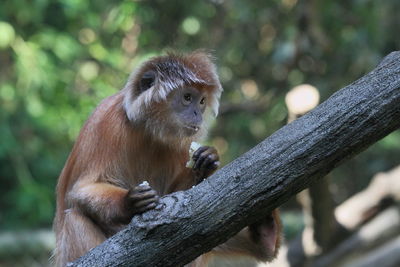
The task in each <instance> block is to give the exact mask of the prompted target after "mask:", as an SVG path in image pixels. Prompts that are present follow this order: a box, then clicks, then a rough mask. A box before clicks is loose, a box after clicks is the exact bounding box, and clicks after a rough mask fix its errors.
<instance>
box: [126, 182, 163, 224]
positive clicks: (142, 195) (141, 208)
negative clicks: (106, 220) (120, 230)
mask: <svg viewBox="0 0 400 267" xmlns="http://www.w3.org/2000/svg"><path fill="white" fill-rule="evenodd" d="M159 198H160V197H159V196H158V195H157V192H156V191H155V190H153V189H152V188H151V187H150V185H148V184H145V183H142V184H140V185H138V186H136V187H135V188H133V189H130V190H129V191H128V194H127V196H126V205H127V209H128V211H129V213H130V214H131V216H133V215H136V214H140V213H143V212H145V211H148V210H151V209H154V208H155V207H156V206H157V203H158V200H159Z"/></svg>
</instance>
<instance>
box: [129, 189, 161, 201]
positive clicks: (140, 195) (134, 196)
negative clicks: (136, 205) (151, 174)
mask: <svg viewBox="0 0 400 267" xmlns="http://www.w3.org/2000/svg"><path fill="white" fill-rule="evenodd" d="M154 197H158V196H157V192H156V191H155V190H151V191H147V192H143V193H133V194H131V195H130V196H129V199H130V200H131V201H140V200H143V199H150V198H154Z"/></svg>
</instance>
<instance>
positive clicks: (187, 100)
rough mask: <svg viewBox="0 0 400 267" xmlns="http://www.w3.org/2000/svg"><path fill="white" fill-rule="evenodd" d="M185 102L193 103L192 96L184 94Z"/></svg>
mask: <svg viewBox="0 0 400 267" xmlns="http://www.w3.org/2000/svg"><path fill="white" fill-rule="evenodd" d="M183 100H184V102H185V103H190V102H192V95H191V94H184V95H183Z"/></svg>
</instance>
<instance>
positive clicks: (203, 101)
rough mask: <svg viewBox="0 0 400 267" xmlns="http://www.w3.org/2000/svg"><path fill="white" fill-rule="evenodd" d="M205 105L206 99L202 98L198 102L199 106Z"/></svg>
mask: <svg viewBox="0 0 400 267" xmlns="http://www.w3.org/2000/svg"><path fill="white" fill-rule="evenodd" d="M205 103H206V98H205V97H203V98H202V99H201V100H200V105H204V104H205Z"/></svg>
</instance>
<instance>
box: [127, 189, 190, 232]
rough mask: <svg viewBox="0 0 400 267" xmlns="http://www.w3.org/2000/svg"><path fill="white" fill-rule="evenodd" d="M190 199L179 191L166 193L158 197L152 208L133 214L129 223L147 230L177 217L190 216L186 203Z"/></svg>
mask: <svg viewBox="0 0 400 267" xmlns="http://www.w3.org/2000/svg"><path fill="white" fill-rule="evenodd" d="M190 199H191V195H190V194H187V193H185V192H181V191H180V192H176V193H173V194H170V195H166V196H164V197H162V198H161V199H160V202H159V203H158V205H157V206H156V207H155V208H154V209H153V210H150V211H147V212H145V213H143V214H141V215H137V216H134V217H133V218H132V221H131V225H135V227H138V228H141V229H144V230H145V231H146V232H149V231H150V230H154V229H155V228H156V227H159V226H161V225H164V224H170V223H172V222H174V221H176V220H178V219H182V218H190V215H191V209H190V206H189V205H188V204H189V202H190Z"/></svg>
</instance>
